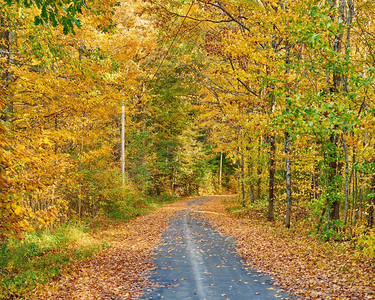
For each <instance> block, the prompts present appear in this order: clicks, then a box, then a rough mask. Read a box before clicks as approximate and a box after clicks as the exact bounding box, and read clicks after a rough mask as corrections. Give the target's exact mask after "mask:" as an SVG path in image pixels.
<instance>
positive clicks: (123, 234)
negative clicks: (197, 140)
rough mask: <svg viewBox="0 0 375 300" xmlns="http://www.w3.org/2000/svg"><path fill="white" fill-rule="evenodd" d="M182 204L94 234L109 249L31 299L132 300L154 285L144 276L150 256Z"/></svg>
mask: <svg viewBox="0 0 375 300" xmlns="http://www.w3.org/2000/svg"><path fill="white" fill-rule="evenodd" d="M185 203H186V201H180V202H178V203H174V204H170V205H167V206H165V207H163V208H161V209H159V210H157V211H155V212H154V213H152V214H150V215H147V216H143V217H139V218H137V219H134V220H131V221H130V222H128V223H124V224H119V225H117V226H113V227H112V228H109V229H108V230H105V231H104V232H100V233H98V235H99V238H100V239H101V240H103V239H104V240H107V241H108V242H110V243H111V247H110V248H108V249H106V250H104V251H102V252H101V253H100V254H99V255H97V256H96V257H94V258H93V259H91V260H89V261H86V262H84V263H82V264H80V265H77V266H75V267H74V269H73V270H72V272H71V274H64V275H63V276H62V277H61V278H59V279H58V280H56V281H54V282H52V283H50V284H48V285H45V286H43V287H42V288H40V289H39V290H38V291H36V292H35V293H34V295H33V297H32V298H33V299H41V300H43V299H80V300H82V299H134V298H137V297H139V296H140V295H141V294H142V290H143V289H144V288H145V287H151V286H153V285H155V283H152V282H151V281H150V280H149V279H148V276H149V274H150V272H151V270H153V268H154V265H153V263H152V254H153V250H154V247H155V245H156V244H157V243H158V241H159V240H160V236H161V233H162V232H163V230H164V229H165V228H166V225H167V222H168V220H169V218H170V217H171V216H172V215H173V214H174V213H175V212H176V211H178V210H180V209H183V208H184V204H185Z"/></svg>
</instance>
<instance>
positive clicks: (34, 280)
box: [0, 223, 102, 299]
mask: <svg viewBox="0 0 375 300" xmlns="http://www.w3.org/2000/svg"><path fill="white" fill-rule="evenodd" d="M101 248H102V244H101V243H100V242H99V241H96V240H93V239H92V238H90V235H89V234H88V233H87V232H85V229H84V228H83V226H81V225H79V224H73V223H71V224H67V225H64V226H61V227H59V228H57V229H55V230H54V231H53V232H49V231H44V232H34V233H28V234H26V235H25V236H24V237H23V239H22V240H18V239H15V238H13V239H8V240H7V241H5V242H3V243H2V244H1V245H0V298H1V299H14V298H23V296H24V295H27V294H29V293H30V292H31V291H32V290H33V289H34V288H35V287H36V286H37V285H38V284H41V283H45V282H48V281H50V280H52V279H54V278H56V277H57V276H59V275H60V274H61V272H62V270H64V269H65V268H66V267H67V266H69V265H71V264H72V263H74V262H77V261H80V260H83V259H85V258H87V257H90V256H92V255H93V253H95V252H97V251H98V250H99V249H101Z"/></svg>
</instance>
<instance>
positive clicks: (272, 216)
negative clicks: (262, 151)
mask: <svg viewBox="0 0 375 300" xmlns="http://www.w3.org/2000/svg"><path fill="white" fill-rule="evenodd" d="M269 141H270V161H269V187H268V214H267V219H268V220H269V221H274V220H275V213H274V201H275V154H276V141H275V136H274V135H271V136H269Z"/></svg>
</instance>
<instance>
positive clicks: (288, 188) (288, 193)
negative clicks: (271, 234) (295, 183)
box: [285, 131, 292, 228]
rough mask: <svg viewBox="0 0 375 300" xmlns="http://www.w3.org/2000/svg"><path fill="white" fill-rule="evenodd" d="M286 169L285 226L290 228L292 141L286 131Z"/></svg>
mask: <svg viewBox="0 0 375 300" xmlns="http://www.w3.org/2000/svg"><path fill="white" fill-rule="evenodd" d="M285 154H286V158H285V168H286V214H285V226H286V227H287V228H290V219H291V215H292V184H291V164H290V141H289V133H288V132H287V131H285Z"/></svg>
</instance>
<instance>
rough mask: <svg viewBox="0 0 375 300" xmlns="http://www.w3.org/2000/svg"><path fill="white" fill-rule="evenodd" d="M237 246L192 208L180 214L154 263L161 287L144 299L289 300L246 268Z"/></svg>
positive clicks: (268, 280) (268, 282)
mask: <svg viewBox="0 0 375 300" xmlns="http://www.w3.org/2000/svg"><path fill="white" fill-rule="evenodd" d="M210 199H211V198H198V199H196V200H194V201H192V202H190V203H189V204H190V205H197V204H198V205H199V204H202V203H203V202H205V201H209V200H210ZM234 243H235V240H234V238H232V237H226V236H222V235H220V234H219V233H218V232H217V231H216V230H215V228H213V227H212V226H211V225H210V224H209V223H208V221H207V220H206V219H204V218H203V217H201V216H199V214H197V213H194V212H193V211H192V210H191V209H189V208H188V209H185V210H183V211H181V212H179V213H177V214H176V215H175V216H174V217H173V218H172V220H171V221H170V224H169V226H168V229H167V230H166V231H165V233H164V235H163V241H162V243H161V244H160V246H159V247H158V249H157V254H156V258H155V264H156V266H157V269H156V271H155V274H154V275H153V276H152V280H153V281H155V282H160V283H161V287H160V288H159V289H157V290H156V291H147V292H146V293H145V295H144V296H143V298H142V299H181V300H182V299H199V300H203V299H207V300H211V299H212V300H214V299H239V300H246V299H261V300H267V299H289V296H288V295H287V294H286V293H284V292H282V291H280V290H279V288H278V287H276V286H274V285H272V283H271V279H270V278H269V277H267V276H264V275H262V274H260V273H258V272H256V271H255V270H251V269H248V268H245V267H244V266H243V262H244V261H243V259H241V258H240V257H239V256H238V255H237V254H236V252H235V248H234Z"/></svg>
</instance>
